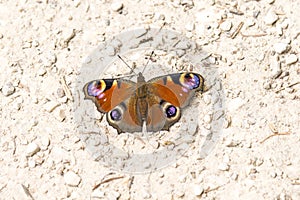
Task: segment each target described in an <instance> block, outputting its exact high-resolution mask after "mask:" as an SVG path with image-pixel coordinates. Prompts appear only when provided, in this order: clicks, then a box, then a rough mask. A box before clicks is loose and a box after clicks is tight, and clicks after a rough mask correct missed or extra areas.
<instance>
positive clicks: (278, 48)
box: [273, 42, 288, 54]
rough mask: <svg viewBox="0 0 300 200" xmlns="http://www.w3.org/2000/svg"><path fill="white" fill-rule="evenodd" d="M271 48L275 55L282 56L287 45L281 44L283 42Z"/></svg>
mask: <svg viewBox="0 0 300 200" xmlns="http://www.w3.org/2000/svg"><path fill="white" fill-rule="evenodd" d="M273 48H274V50H275V52H276V53H278V54H282V53H284V52H285V51H286V50H287V48H288V44H287V43H283V42H279V43H275V44H274V45H273Z"/></svg>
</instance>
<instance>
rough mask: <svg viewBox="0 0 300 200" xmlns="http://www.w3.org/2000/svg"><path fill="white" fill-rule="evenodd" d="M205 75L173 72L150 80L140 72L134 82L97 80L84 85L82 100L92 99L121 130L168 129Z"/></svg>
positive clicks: (130, 131) (178, 116)
mask: <svg viewBox="0 0 300 200" xmlns="http://www.w3.org/2000/svg"><path fill="white" fill-rule="evenodd" d="M203 90H204V78H203V77H202V76H201V75H200V74H198V73H192V72H186V73H174V74H168V75H165V76H159V77H156V78H153V79H151V80H149V81H145V77H144V76H143V74H142V73H141V72H140V73H138V76H137V82H133V81H131V80H127V79H123V78H116V79H99V80H93V81H90V82H88V83H86V84H85V86H84V87H83V91H84V94H85V99H90V100H92V101H93V102H94V103H95V105H96V107H97V109H98V111H99V112H101V113H106V119H107V122H108V123H109V124H110V125H111V126H112V127H114V128H115V129H117V131H118V134H120V133H123V132H129V133H132V132H141V131H142V130H143V126H146V130H147V132H156V131H160V130H169V128H170V127H171V126H172V125H173V124H175V123H176V122H177V121H178V120H179V119H180V117H181V113H182V109H183V108H185V107H186V106H188V105H189V103H190V101H191V99H192V97H193V96H194V94H195V92H196V91H201V92H203Z"/></svg>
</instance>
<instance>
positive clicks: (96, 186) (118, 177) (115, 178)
mask: <svg viewBox="0 0 300 200" xmlns="http://www.w3.org/2000/svg"><path fill="white" fill-rule="evenodd" d="M121 178H124V176H117V177H112V178H109V179H106V180H104V181H101V182H100V183H98V184H96V185H95V186H94V187H93V190H96V189H97V188H98V187H100V185H102V184H104V183H108V182H110V181H113V180H117V179H121Z"/></svg>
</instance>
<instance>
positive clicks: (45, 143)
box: [41, 137, 50, 150]
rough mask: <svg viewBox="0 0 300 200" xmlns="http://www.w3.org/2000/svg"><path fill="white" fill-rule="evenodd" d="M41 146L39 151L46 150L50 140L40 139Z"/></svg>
mask: <svg viewBox="0 0 300 200" xmlns="http://www.w3.org/2000/svg"><path fill="white" fill-rule="evenodd" d="M41 144H42V145H41V149H42V150H46V149H47V148H48V146H49V145H50V139H49V138H48V137H42V139H41Z"/></svg>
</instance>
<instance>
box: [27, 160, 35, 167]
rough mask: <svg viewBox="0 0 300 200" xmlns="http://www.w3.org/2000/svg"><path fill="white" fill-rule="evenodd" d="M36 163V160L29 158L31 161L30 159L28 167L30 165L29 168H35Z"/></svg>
mask: <svg viewBox="0 0 300 200" xmlns="http://www.w3.org/2000/svg"><path fill="white" fill-rule="evenodd" d="M35 165H36V163H35V161H34V160H29V161H28V167H29V168H34V167H35Z"/></svg>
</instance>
